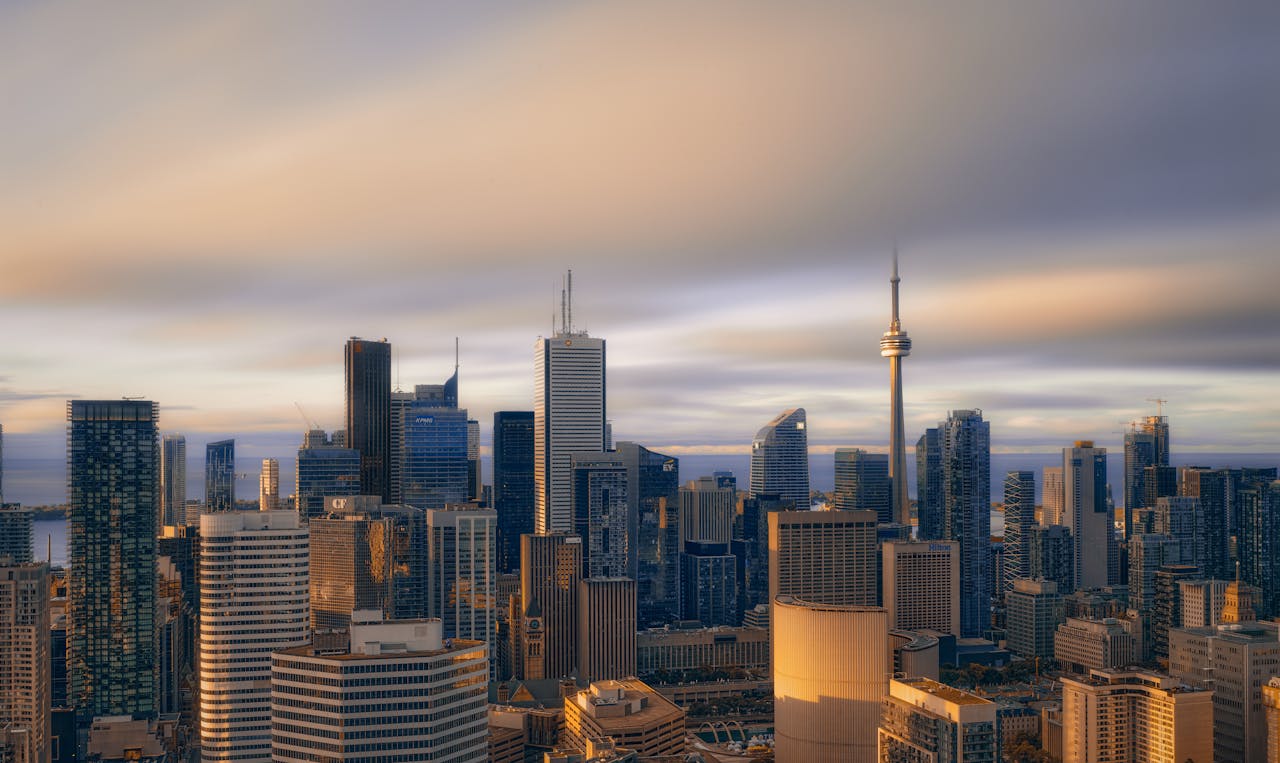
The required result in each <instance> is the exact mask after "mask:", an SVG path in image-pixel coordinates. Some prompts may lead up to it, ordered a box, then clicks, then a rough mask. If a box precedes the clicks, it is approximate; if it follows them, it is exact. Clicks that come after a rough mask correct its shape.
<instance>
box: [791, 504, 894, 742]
mask: <svg viewBox="0 0 1280 763" xmlns="http://www.w3.org/2000/svg"><path fill="white" fill-rule="evenodd" d="M855 513H860V512H855ZM867 513H869V512H867ZM773 638H774V643H773V645H774V649H773V663H774V665H773V695H774V729H775V732H774V739H775V744H774V753H775V755H776V756H777V759H778V760H796V761H801V760H803V761H812V762H813V763H827V762H830V763H837V762H838V763H872V762H873V761H875V760H876V757H877V756H876V729H877V728H878V727H879V725H880V710H881V702H882V700H883V698H884V696H885V695H886V694H888V693H889V675H890V671H891V670H892V669H893V668H892V665H893V662H892V655H891V653H890V651H889V615H888V613H887V612H885V611H884V610H883V609H881V608H879V607H860V606H842V605H835V604H820V603H816V602H806V601H802V600H800V599H798V598H794V597H791V596H779V597H778V598H777V599H776V600H775V601H774V608H773Z"/></svg>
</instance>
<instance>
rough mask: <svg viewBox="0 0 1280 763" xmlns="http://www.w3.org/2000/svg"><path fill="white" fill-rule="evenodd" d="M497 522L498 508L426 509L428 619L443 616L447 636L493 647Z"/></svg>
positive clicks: (496, 627) (495, 617) (496, 609)
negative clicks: (480, 642)
mask: <svg viewBox="0 0 1280 763" xmlns="http://www.w3.org/2000/svg"><path fill="white" fill-rule="evenodd" d="M497 523H498V513H497V512H496V511H494V510H493V509H476V508H470V507H468V508H462V507H457V508H450V509H445V510H437V509H429V510H428V511H427V533H428V537H429V543H430V546H429V548H430V551H429V562H428V564H429V566H428V570H427V615H428V616H429V617H438V618H440V620H441V621H442V622H443V623H444V633H445V636H446V637H447V638H462V639H471V640H473V641H483V642H485V643H486V644H492V643H494V637H495V636H496V634H497V630H498V598H497V589H496V585H497V569H496V564H497V552H498V533H497Z"/></svg>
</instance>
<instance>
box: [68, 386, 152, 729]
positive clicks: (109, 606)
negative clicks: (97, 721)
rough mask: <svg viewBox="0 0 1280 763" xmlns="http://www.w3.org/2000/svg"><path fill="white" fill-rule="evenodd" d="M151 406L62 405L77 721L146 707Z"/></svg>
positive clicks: (71, 690) (148, 712) (71, 684)
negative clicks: (65, 442) (65, 406)
mask: <svg viewBox="0 0 1280 763" xmlns="http://www.w3.org/2000/svg"><path fill="white" fill-rule="evenodd" d="M158 418H159V409H158V406H157V405H156V404H155V403H153V402H150V401H147V400H72V401H70V402H69V403H68V405H67V421H68V426H67V498H68V503H69V507H68V518H69V523H68V525H69V526H68V538H67V543H68V551H69V555H68V561H69V562H70V568H71V569H70V574H69V575H68V576H67V581H68V624H69V627H68V632H67V673H68V694H69V696H68V700H69V702H70V703H71V704H72V705H73V706H74V707H75V708H76V710H77V714H78V715H79V717H80V718H82V719H86V720H87V719H89V718H93V717H95V716H99V715H133V714H138V715H144V716H152V715H155V713H156V712H157V706H156V662H157V660H156V654H155V650H156V638H155V631H156V628H155V617H156V534H155V528H156V513H157V511H158V509H159V502H160V497H159V485H160V476H159V469H160V465H159V464H160V447H159V438H158V432H157V428H156V424H157V421H158Z"/></svg>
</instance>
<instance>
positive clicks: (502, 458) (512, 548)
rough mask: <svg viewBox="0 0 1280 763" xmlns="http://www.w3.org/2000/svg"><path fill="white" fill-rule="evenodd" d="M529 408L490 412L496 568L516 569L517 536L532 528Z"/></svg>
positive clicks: (503, 569)
mask: <svg viewBox="0 0 1280 763" xmlns="http://www.w3.org/2000/svg"><path fill="white" fill-rule="evenodd" d="M534 490H535V488H534V482H533V411H497V412H495V413H494V414H493V508H494V509H495V510H497V512H498V571H499V572H513V571H515V570H518V569H520V536H521V535H523V534H525V533H531V532H533V525H534V522H533V514H534V500H533V498H534Z"/></svg>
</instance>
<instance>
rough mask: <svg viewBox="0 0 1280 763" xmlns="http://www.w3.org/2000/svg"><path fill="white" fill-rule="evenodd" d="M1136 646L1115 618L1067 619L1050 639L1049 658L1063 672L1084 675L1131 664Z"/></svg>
mask: <svg viewBox="0 0 1280 763" xmlns="http://www.w3.org/2000/svg"><path fill="white" fill-rule="evenodd" d="M1137 646H1138V645H1137V644H1136V643H1135V639H1134V637H1133V634H1132V633H1130V632H1129V631H1128V630H1127V629H1125V627H1124V626H1123V625H1122V624H1121V622H1120V621H1119V620H1117V619H1115V618H1111V617H1108V618H1105V619H1103V620H1085V619H1081V618H1078V617H1068V618H1067V621H1066V622H1065V623H1063V624H1062V625H1059V626H1058V630H1057V633H1056V634H1055V635H1054V639H1053V658H1054V659H1055V660H1057V661H1058V663H1059V666H1060V667H1061V668H1063V669H1064V670H1069V671H1073V672H1075V673H1083V674H1087V673H1089V671H1092V670H1109V669H1118V668H1125V667H1128V666H1130V665H1133V664H1135V663H1136V662H1137V661H1138V660H1137V658H1138V655H1139V652H1138V648H1137Z"/></svg>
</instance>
